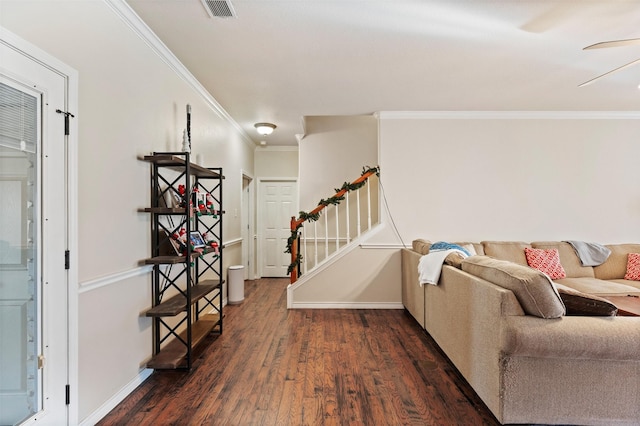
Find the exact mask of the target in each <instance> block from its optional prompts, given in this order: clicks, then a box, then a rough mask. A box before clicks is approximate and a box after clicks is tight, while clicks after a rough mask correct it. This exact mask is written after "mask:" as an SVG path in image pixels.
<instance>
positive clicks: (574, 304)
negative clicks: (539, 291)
mask: <svg viewBox="0 0 640 426" xmlns="http://www.w3.org/2000/svg"><path fill="white" fill-rule="evenodd" d="M555 286H556V289H557V290H558V293H559V294H560V298H561V299H562V302H563V303H564V306H565V308H566V310H567V315H583V316H606V317H611V316H615V315H616V314H617V313H618V308H617V307H616V305H614V304H613V303H611V302H609V301H608V300H606V299H603V298H602V297H598V296H594V295H592V294H587V293H583V292H581V291H578V290H575V289H573V288H571V287H567V286H565V285H562V284H558V283H555Z"/></svg>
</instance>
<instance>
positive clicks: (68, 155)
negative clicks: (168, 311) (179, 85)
mask: <svg viewBox="0 0 640 426" xmlns="http://www.w3.org/2000/svg"><path fill="white" fill-rule="evenodd" d="M0 43H1V44H3V45H5V46H6V47H8V48H10V49H13V50H15V51H16V52H18V53H20V54H22V55H24V56H25V57H28V58H30V59H31V60H33V61H34V62H36V63H38V64H39V65H41V66H43V67H45V68H47V69H49V70H51V71H53V72H55V73H57V74H59V75H60V76H61V77H62V78H63V79H64V80H65V85H66V104H65V105H60V106H52V107H53V108H60V109H64V111H68V112H71V113H72V114H73V115H74V116H75V118H73V119H70V121H69V133H70V134H69V136H67V137H66V150H65V162H66V164H65V174H66V188H65V189H64V190H65V191H66V194H67V218H66V221H67V250H69V269H68V270H67V327H68V330H67V339H68V340H67V348H68V360H67V374H68V377H67V382H68V384H69V405H68V422H69V424H78V408H79V407H78V406H79V404H78V361H79V359H78V308H79V306H78V118H77V117H78V116H79V113H78V72H77V71H76V70H75V69H73V68H71V67H70V66H69V65H67V64H65V63H63V62H61V61H60V60H59V59H57V58H55V57H53V56H51V55H50V54H49V53H47V52H45V51H44V50H42V49H40V48H39V47H37V46H35V45H33V44H31V43H29V42H27V41H26V40H23V39H22V38H20V37H18V36H17V35H15V34H14V33H12V32H10V31H8V30H7V29H6V28H4V27H2V26H0ZM60 119H61V120H63V119H64V116H63V115H61V114H60ZM61 257H62V253H61ZM60 261H62V259H61V260H60ZM49 368H55V366H51V365H49ZM62 391H63V389H60V392H62ZM38 423H40V422H38Z"/></svg>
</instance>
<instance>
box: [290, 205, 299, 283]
mask: <svg viewBox="0 0 640 426" xmlns="http://www.w3.org/2000/svg"><path fill="white" fill-rule="evenodd" d="M297 228H298V222H297V221H296V217H295V216H291V237H292V238H293V235H294V233H297ZM297 258H298V238H295V239H294V240H293V241H292V242H291V264H292V265H294V267H293V268H292V269H291V284H293V283H295V282H296V281H297V279H298V266H297V265H295V263H296V259H297Z"/></svg>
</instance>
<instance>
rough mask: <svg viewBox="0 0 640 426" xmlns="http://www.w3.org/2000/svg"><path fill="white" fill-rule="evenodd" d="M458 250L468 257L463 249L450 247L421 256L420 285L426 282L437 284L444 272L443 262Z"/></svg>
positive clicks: (419, 268) (419, 264) (419, 266)
mask: <svg viewBox="0 0 640 426" xmlns="http://www.w3.org/2000/svg"><path fill="white" fill-rule="evenodd" d="M454 252H458V253H460V254H461V255H462V257H467V254H466V253H465V252H463V251H462V250H458V249H449V250H436V251H430V252H429V253H428V254H425V255H424V256H422V257H421V258H420V262H419V263H418V277H419V282H420V287H422V286H423V285H424V284H432V285H437V284H438V280H439V279H440V274H441V273H442V264H443V263H444V260H445V259H446V258H447V256H449V254H451V253H454Z"/></svg>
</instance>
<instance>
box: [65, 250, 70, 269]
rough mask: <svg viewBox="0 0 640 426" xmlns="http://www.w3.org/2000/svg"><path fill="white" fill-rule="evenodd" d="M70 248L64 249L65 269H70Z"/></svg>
mask: <svg viewBox="0 0 640 426" xmlns="http://www.w3.org/2000/svg"><path fill="white" fill-rule="evenodd" d="M69 256H70V253H69V250H65V251H64V269H69Z"/></svg>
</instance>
